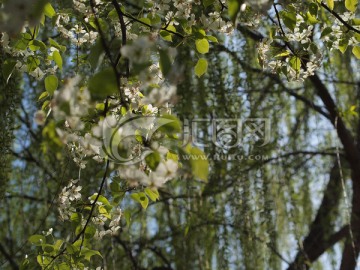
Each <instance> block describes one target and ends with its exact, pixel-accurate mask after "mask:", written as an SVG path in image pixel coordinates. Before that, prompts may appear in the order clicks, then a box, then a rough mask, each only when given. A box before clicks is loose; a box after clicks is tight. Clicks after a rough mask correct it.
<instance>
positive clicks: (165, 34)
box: [160, 30, 173, 42]
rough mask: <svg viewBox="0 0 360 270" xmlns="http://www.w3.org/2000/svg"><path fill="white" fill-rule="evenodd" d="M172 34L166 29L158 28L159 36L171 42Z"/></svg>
mask: <svg viewBox="0 0 360 270" xmlns="http://www.w3.org/2000/svg"><path fill="white" fill-rule="evenodd" d="M172 35H173V34H171V33H169V32H168V31H165V30H160V36H161V37H162V38H163V39H164V40H166V41H170V42H172Z"/></svg>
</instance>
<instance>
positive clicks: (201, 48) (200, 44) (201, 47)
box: [195, 38, 209, 54]
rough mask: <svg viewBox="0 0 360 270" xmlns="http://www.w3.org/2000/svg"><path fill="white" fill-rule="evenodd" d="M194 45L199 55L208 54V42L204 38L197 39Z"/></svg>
mask: <svg viewBox="0 0 360 270" xmlns="http://www.w3.org/2000/svg"><path fill="white" fill-rule="evenodd" d="M195 45H196V50H197V51H198V52H199V53H201V54H205V53H208V52H209V41H208V40H207V39H206V38H202V39H197V40H196V41H195Z"/></svg>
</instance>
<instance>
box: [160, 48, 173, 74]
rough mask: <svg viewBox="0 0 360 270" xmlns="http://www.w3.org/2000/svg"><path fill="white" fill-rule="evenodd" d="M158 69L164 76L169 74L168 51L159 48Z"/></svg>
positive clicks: (169, 61)
mask: <svg viewBox="0 0 360 270" xmlns="http://www.w3.org/2000/svg"><path fill="white" fill-rule="evenodd" d="M159 54H160V63H159V64H160V70H161V72H162V74H163V75H164V76H165V77H166V75H167V74H169V71H170V70H171V60H170V57H169V55H168V53H167V52H166V51H165V50H160V51H159Z"/></svg>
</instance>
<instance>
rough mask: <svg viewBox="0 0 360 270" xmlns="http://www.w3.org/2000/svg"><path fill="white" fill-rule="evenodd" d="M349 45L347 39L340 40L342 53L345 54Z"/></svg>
mask: <svg viewBox="0 0 360 270" xmlns="http://www.w3.org/2000/svg"><path fill="white" fill-rule="evenodd" d="M348 45H349V41H348V40H346V39H342V40H340V42H339V50H340V52H342V53H345V52H346V49H347V47H348Z"/></svg>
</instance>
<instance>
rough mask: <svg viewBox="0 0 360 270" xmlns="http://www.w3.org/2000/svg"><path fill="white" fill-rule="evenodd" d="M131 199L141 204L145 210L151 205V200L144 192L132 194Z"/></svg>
mask: <svg viewBox="0 0 360 270" xmlns="http://www.w3.org/2000/svg"><path fill="white" fill-rule="evenodd" d="M131 198H132V199H133V200H135V201H136V202H138V203H140V204H141V206H142V208H144V209H146V208H147V207H148V205H149V199H148V197H147V196H146V195H145V193H144V192H139V193H133V194H131Z"/></svg>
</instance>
